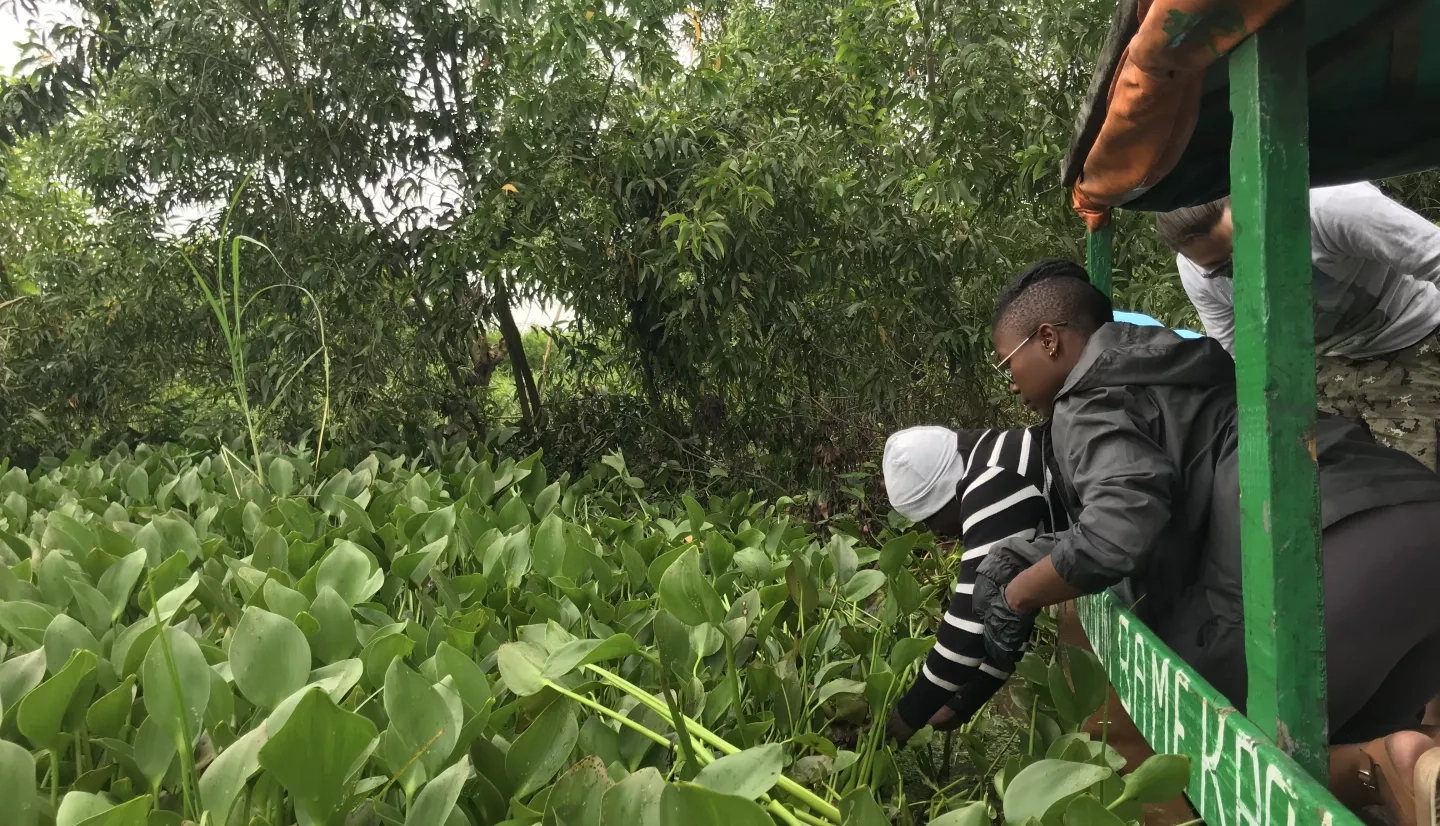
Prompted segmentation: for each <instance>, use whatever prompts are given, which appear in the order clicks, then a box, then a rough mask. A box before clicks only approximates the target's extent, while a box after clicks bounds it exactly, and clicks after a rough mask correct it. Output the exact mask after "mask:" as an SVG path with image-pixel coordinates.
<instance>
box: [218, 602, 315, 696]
mask: <svg viewBox="0 0 1440 826" xmlns="http://www.w3.org/2000/svg"><path fill="white" fill-rule="evenodd" d="M230 670H231V673H232V674H234V676H235V687H236V688H238V689H240V693H241V694H242V695H244V697H245V699H247V700H249V701H250V702H252V703H254V704H255V705H257V706H259V707H260V708H263V709H266V710H270V709H273V708H275V706H277V705H279V704H280V701H281V700H283V699H285V698H286V697H289V696H290V695H291V694H294V693H295V692H297V691H299V690H300V689H301V688H302V687H304V685H305V683H306V682H307V681H308V680H309V678H310V643H309V641H308V640H306V639H305V634H304V632H302V631H301V630H300V629H299V627H297V626H296V625H295V623H293V622H291V621H290V620H288V619H285V618H284V617H282V616H280V615H279V614H272V613H270V612H269V611H262V610H260V609H259V608H253V607H252V608H246V609H245V614H244V616H243V617H241V619H240V624H239V625H237V626H235V631H234V634H233V636H232V637H231V639H230Z"/></svg>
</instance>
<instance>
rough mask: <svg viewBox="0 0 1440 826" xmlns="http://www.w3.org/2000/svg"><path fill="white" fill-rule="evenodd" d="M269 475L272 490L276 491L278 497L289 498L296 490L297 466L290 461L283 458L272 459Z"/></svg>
mask: <svg viewBox="0 0 1440 826" xmlns="http://www.w3.org/2000/svg"><path fill="white" fill-rule="evenodd" d="M268 475H269V477H270V489H271V490H273V491H275V495H276V496H289V495H290V492H291V491H292V490H294V489H295V466H294V465H292V464H290V462H289V460H288V459H285V458H284V457H282V456H276V457H275V458H274V459H271V460H270V468H269V472H268Z"/></svg>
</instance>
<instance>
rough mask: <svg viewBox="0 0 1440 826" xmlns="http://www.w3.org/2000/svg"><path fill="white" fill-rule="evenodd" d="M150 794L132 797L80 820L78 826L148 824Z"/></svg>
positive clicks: (144, 825)
mask: <svg viewBox="0 0 1440 826" xmlns="http://www.w3.org/2000/svg"><path fill="white" fill-rule="evenodd" d="M150 810H151V797H150V795H148V794H147V795H141V796H140V797H136V798H131V799H130V800H127V801H125V802H124V803H121V804H120V805H118V806H112V807H111V808H109V809H106V810H105V811H104V812H102V813H101V814H97V815H95V816H94V817H91V818H88V819H86V820H82V821H80V823H79V824H78V826H147V824H148V823H149V822H150V821H149V819H148V815H150V813H151V811H150Z"/></svg>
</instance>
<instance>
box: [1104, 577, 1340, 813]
mask: <svg viewBox="0 0 1440 826" xmlns="http://www.w3.org/2000/svg"><path fill="white" fill-rule="evenodd" d="M1079 612H1080V619H1081V621H1082V622H1083V623H1084V625H1085V633H1086V634H1087V635H1089V637H1090V644H1091V645H1092V646H1093V647H1094V649H1095V654H1096V656H1098V657H1099V658H1100V661H1101V662H1102V663H1104V664H1105V670H1106V672H1107V673H1108V675H1109V677H1110V682H1111V683H1112V684H1113V685H1114V686H1115V692H1116V693H1117V694H1118V695H1119V696H1120V701H1121V703H1123V704H1124V706H1125V710H1126V711H1127V712H1129V714H1130V717H1131V718H1132V719H1133V720H1134V721H1135V726H1136V727H1137V728H1138V729H1139V730H1140V733H1141V734H1143V735H1144V736H1145V739H1146V741H1148V742H1149V743H1150V745H1151V746H1152V747H1153V748H1154V749H1155V751H1157V752H1165V753H1175V754H1184V755H1188V756H1189V757H1190V765H1191V767H1192V768H1191V777H1190V787H1189V789H1188V790H1187V791H1186V795H1187V796H1188V797H1189V798H1190V802H1191V804H1192V805H1193V806H1194V807H1195V810H1196V811H1197V812H1199V814H1200V816H1201V817H1203V818H1204V819H1205V822H1206V823H1207V824H1209V826H1262V824H1263V825H1264V826H1269V825H1270V824H1274V826H1306V824H1324V826H1361V821H1360V819H1359V818H1357V817H1356V816H1355V815H1353V814H1351V813H1350V811H1349V810H1348V809H1346V808H1345V807H1344V806H1343V805H1341V804H1340V802H1339V801H1338V800H1336V799H1335V798H1334V797H1333V796H1332V795H1331V794H1330V792H1329V791H1327V790H1326V789H1325V787H1324V786H1323V785H1322V784H1320V783H1318V782H1316V781H1315V780H1314V779H1312V778H1311V777H1310V775H1309V774H1307V773H1306V772H1305V770H1304V769H1302V768H1301V767H1300V765H1299V764H1298V763H1296V762H1295V761H1294V760H1292V759H1290V757H1288V756H1287V755H1286V754H1285V753H1284V752H1282V751H1281V750H1280V749H1278V748H1276V747H1275V745H1274V743H1272V742H1271V741H1270V739H1269V738H1267V737H1266V736H1265V735H1264V734H1263V733H1262V732H1261V731H1260V729H1258V728H1256V726H1255V724H1254V723H1251V722H1250V721H1249V720H1247V719H1245V716H1244V715H1242V714H1240V713H1239V712H1238V711H1236V710H1235V709H1234V708H1233V707H1231V706H1230V705H1229V703H1227V702H1226V701H1225V699H1224V698H1223V697H1221V696H1220V694H1219V692H1217V691H1216V690H1215V689H1214V688H1213V687H1211V686H1210V684H1209V683H1207V682H1206V681H1205V680H1204V679H1202V678H1201V677H1200V675H1199V674H1196V673H1195V671H1194V670H1193V669H1191V668H1190V666H1188V665H1186V664H1185V662H1184V661H1182V660H1181V659H1180V658H1179V657H1177V656H1176V655H1175V653H1174V652H1172V651H1171V650H1170V649H1169V647H1168V646H1166V645H1165V644H1164V643H1163V642H1161V641H1160V640H1159V638H1157V637H1156V636H1155V635H1154V634H1153V633H1151V631H1150V629H1148V628H1146V627H1145V625H1144V623H1142V622H1141V621H1140V620H1139V619H1137V618H1136V617H1135V615H1134V614H1131V613H1130V611H1129V610H1127V609H1126V608H1125V607H1124V606H1123V605H1121V604H1120V602H1119V601H1118V600H1116V599H1115V597H1113V596H1112V595H1110V594H1109V593H1105V594H1101V595H1099V596H1094V597H1089V598H1087V599H1083V600H1080V601H1079Z"/></svg>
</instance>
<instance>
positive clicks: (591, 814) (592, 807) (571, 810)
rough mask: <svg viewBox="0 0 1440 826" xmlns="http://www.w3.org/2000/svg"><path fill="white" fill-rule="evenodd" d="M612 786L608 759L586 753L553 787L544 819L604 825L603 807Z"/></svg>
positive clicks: (574, 825) (557, 824)
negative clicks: (607, 764)
mask: <svg viewBox="0 0 1440 826" xmlns="http://www.w3.org/2000/svg"><path fill="white" fill-rule="evenodd" d="M610 786H611V783H610V776H609V775H608V774H606V773H605V762H604V761H603V760H601V759H600V758H599V757H596V756H595V755H593V754H592V755H588V756H586V757H582V758H581V759H580V762H578V763H576V764H575V765H573V766H571V767H570V768H569V770H568V771H566V772H565V773H564V774H562V775H560V779H558V780H556V781H555V785H554V786H552V787H551V788H550V793H549V795H547V796H546V798H545V817H544V819H543V822H544V823H545V824H553V825H554V826H561V825H562V824H563V826H600V813H601V807H602V806H603V804H604V800H605V792H607V791H608V790H609V789H610Z"/></svg>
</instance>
